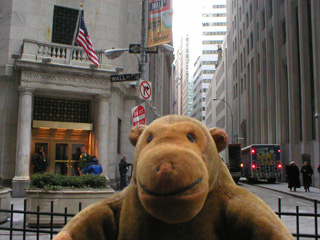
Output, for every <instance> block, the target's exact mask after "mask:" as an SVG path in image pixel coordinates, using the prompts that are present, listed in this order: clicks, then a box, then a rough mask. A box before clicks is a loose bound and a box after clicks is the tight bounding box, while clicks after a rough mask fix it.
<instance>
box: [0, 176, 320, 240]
mask: <svg viewBox="0 0 320 240" xmlns="http://www.w3.org/2000/svg"><path fill="white" fill-rule="evenodd" d="M239 186H241V187H243V188H245V189H247V190H248V191H250V192H252V193H254V194H255V195H257V196H258V197H260V198H261V199H262V200H263V201H265V202H266V203H267V204H268V205H269V206H270V207H271V209H272V210H273V211H275V212H277V211H278V199H279V198H281V202H282V203H281V205H282V207H281V212H291V213H295V212H296V206H299V212H300V213H314V200H317V201H318V204H317V207H318V208H319V202H320V190H319V189H318V188H312V187H311V188H310V190H311V192H308V193H306V192H304V189H303V188H300V189H297V192H290V191H289V189H288V188H287V184H286V183H276V184H267V183H263V182H262V183H258V184H254V185H249V184H247V183H244V182H240V183H239ZM23 200H24V199H23V198H13V199H12V201H11V203H12V204H14V209H15V210H22V209H23ZM22 220H23V216H22V214H14V224H13V227H18V228H22ZM282 220H283V221H284V223H285V224H286V225H287V227H288V228H289V230H290V232H291V233H296V232H297V231H296V216H282ZM9 225H10V222H9V221H7V222H6V223H4V224H2V225H0V226H2V227H9ZM314 226H315V223H314V218H313V217H300V218H299V227H300V233H304V234H314V233H315V232H314V231H315V228H314ZM55 230H59V229H55ZM319 230H320V229H319V226H318V231H319ZM0 239H1V240H9V232H8V231H0ZM13 239H14V240H19V239H22V233H21V232H14V237H13ZM26 239H30V240H31V239H36V234H35V233H28V237H27V238H26ZM40 239H41V240H49V239H50V236H49V235H47V234H40ZM300 239H314V238H300Z"/></svg>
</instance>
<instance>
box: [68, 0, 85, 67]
mask: <svg viewBox="0 0 320 240" xmlns="http://www.w3.org/2000/svg"><path fill="white" fill-rule="evenodd" d="M82 7H83V4H82V3H80V9H79V14H78V19H77V23H76V29H75V30H74V33H73V39H72V47H71V52H70V54H69V58H68V62H67V64H68V65H70V64H71V57H72V55H73V49H74V43H75V41H76V36H77V32H78V28H79V22H80V17H81V13H82Z"/></svg>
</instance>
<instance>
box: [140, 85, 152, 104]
mask: <svg viewBox="0 0 320 240" xmlns="http://www.w3.org/2000/svg"><path fill="white" fill-rule="evenodd" d="M139 82H140V84H139V95H140V98H141V99H144V100H152V84H151V82H148V81H144V80H140V81H139Z"/></svg>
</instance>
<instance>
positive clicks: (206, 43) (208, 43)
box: [202, 40, 223, 45]
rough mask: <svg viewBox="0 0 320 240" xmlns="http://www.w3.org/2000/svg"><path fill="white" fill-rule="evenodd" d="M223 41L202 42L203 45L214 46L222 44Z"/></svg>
mask: <svg viewBox="0 0 320 240" xmlns="http://www.w3.org/2000/svg"><path fill="white" fill-rule="evenodd" d="M222 43H223V40H214V41H212V40H211V41H210V40H204V41H202V45H212V44H222Z"/></svg>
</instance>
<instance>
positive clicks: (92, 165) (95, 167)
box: [83, 156, 103, 175]
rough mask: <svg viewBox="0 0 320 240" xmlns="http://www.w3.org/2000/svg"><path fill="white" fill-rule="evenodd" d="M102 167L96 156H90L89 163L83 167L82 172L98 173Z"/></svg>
mask: <svg viewBox="0 0 320 240" xmlns="http://www.w3.org/2000/svg"><path fill="white" fill-rule="evenodd" d="M102 171H103V169H102V166H101V164H100V163H99V162H98V159H97V158H96V156H93V157H91V161H90V162H89V164H88V165H87V166H86V167H85V168H84V169H83V173H84V174H91V175H100V174H101V173H102Z"/></svg>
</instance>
